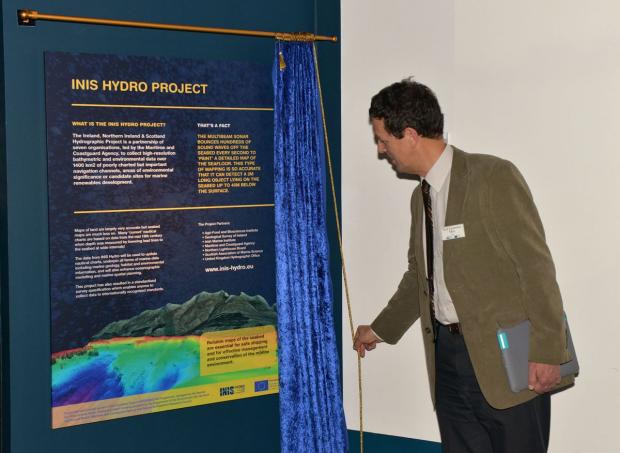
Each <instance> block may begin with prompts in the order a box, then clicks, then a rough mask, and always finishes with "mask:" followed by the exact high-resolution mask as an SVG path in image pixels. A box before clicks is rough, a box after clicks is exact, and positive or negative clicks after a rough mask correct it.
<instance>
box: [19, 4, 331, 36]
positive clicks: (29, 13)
mask: <svg viewBox="0 0 620 453" xmlns="http://www.w3.org/2000/svg"><path fill="white" fill-rule="evenodd" d="M37 20H48V21H53V22H72V23H80V24H92V25H112V26H116V27H132V28H150V29H157V30H173V31H190V32H197V33H218V34H224V35H239V36H256V37H261V38H275V39H280V40H283V41H329V42H337V41H338V37H337V36H322V35H314V34H312V33H280V32H272V31H256V30H237V29H233V28H215V27H199V26H195V25H176V24H162V23H157V22H139V21H133V20H116V19H99V18H94V17H80V16H62V15H57V14H43V13H39V12H38V11H34V10H29V9H20V10H17V22H18V23H19V25H25V26H35V25H36V22H37Z"/></svg>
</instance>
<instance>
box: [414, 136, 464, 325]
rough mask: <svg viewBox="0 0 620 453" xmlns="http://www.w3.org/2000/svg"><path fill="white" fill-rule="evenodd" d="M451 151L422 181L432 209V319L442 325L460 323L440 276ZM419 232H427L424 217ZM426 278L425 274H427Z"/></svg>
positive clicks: (424, 240) (424, 241) (445, 150)
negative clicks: (433, 313)
mask: <svg viewBox="0 0 620 453" xmlns="http://www.w3.org/2000/svg"><path fill="white" fill-rule="evenodd" d="M453 156H454V150H453V149H452V146H450V145H446V147H445V148H444V150H443V152H442V153H441V156H439V159H437V161H436V162H435V163H434V164H433V166H432V167H431V169H430V170H429V171H428V173H427V174H426V176H425V177H424V178H422V180H425V181H426V182H427V183H428V184H429V186H430V189H431V190H430V196H431V207H432V209H433V249H434V250H433V265H434V283H435V294H434V297H433V299H434V300H433V304H434V305H435V318H436V319H437V321H439V322H440V323H442V324H452V323H456V322H459V318H458V316H457V315H456V310H455V309H454V304H453V303H452V297H450V293H449V291H448V288H447V287H446V281H445V280H444V275H443V240H442V234H441V233H442V231H443V228H444V227H445V226H446V210H447V208H448V192H449V190H450V171H451V170H452V158H453ZM422 217H423V220H422V231H426V230H425V228H426V226H425V223H424V222H426V219H425V216H424V215H423V216H422ZM422 241H423V244H424V253H425V255H424V256H426V234H422ZM427 275H428V274H427Z"/></svg>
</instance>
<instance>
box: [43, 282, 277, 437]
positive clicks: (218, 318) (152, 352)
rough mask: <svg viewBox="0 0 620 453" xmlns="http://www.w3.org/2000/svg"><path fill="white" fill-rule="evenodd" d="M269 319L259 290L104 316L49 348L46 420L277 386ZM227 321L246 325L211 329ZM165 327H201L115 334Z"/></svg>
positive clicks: (68, 420) (133, 411)
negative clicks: (69, 342)
mask: <svg viewBox="0 0 620 453" xmlns="http://www.w3.org/2000/svg"><path fill="white" fill-rule="evenodd" d="M275 319H276V314H275V310H274V309H273V307H271V306H269V304H267V303H266V301H265V300H264V299H263V298H262V297H261V296H248V295H246V294H243V293H242V294H241V295H238V296H235V295H233V296H231V295H229V294H227V293H225V292H224V291H220V292H218V293H213V294H212V293H206V292H202V293H200V294H197V295H196V296H194V297H192V298H191V299H190V300H188V301H187V302H185V303H184V304H181V305H177V304H168V305H166V306H165V307H163V308H161V309H159V310H147V311H145V312H143V313H141V314H140V315H138V316H135V317H134V318H131V319H128V320H123V321H117V322H114V323H111V324H110V325H108V326H107V327H106V328H104V329H103V330H102V331H101V332H99V333H98V334H97V335H95V338H101V339H95V340H93V341H91V342H89V343H88V344H87V345H86V346H85V347H83V348H78V349H71V350H67V351H62V352H59V353H56V354H53V355H52V405H53V426H54V427H55V428H57V427H63V426H71V425H75V424H82V423H90V422H95V421H100V420H106V419H111V418H118V417H126V416H129V415H137V414H143V413H148V412H158V411H162V410H169V409H175V408H179V407H187V406H193V405H200V404H205V403H209V402H217V401H222V400H224V399H236V398H245V397H248V396H251V395H252V394H269V393H276V392H277V391H278V377H277V376H278V360H277V339H276V331H275V327H274V325H273V323H275ZM226 326H235V327H237V326H251V327H241V328H234V329H224V330H217V329H222V328H224V327H226ZM166 330H169V331H180V332H182V331H192V332H194V333H197V332H203V333H201V334H200V335H196V334H188V335H180V336H125V337H122V336H119V335H123V334H124V335H131V334H133V333H135V332H138V331H142V332H148V333H149V334H156V333H159V334H162V333H165V331H166ZM222 384H224V386H222Z"/></svg>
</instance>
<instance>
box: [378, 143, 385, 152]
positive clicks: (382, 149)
mask: <svg viewBox="0 0 620 453" xmlns="http://www.w3.org/2000/svg"><path fill="white" fill-rule="evenodd" d="M377 152H378V153H379V154H385V145H384V144H383V143H381V142H379V143H377Z"/></svg>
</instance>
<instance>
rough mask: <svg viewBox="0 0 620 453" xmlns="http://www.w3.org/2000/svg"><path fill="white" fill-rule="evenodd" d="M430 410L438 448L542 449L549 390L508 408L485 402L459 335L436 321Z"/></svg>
mask: <svg viewBox="0 0 620 453" xmlns="http://www.w3.org/2000/svg"><path fill="white" fill-rule="evenodd" d="M435 390H436V395H435V396H436V410H437V419H438V420H439V431H440V433H441V444H442V448H443V453H544V452H546V451H547V446H548V444H549V423H550V418H551V400H550V397H549V394H548V393H547V394H544V395H539V396H538V397H536V398H534V399H533V400H531V401H528V402H526V403H523V404H519V405H518V406H514V407H511V408H508V409H502V410H500V409H495V408H493V407H491V406H489V404H488V403H487V402H486V400H485V398H484V396H483V395H482V392H481V391H480V386H479V385H478V381H477V379H476V376H475V374H474V370H473V368H472V365H471V361H470V359H469V354H468V353H467V348H466V346H465V341H464V339H463V336H462V335H460V334H455V333H451V332H450V331H449V330H448V329H447V328H446V327H443V326H441V325H440V326H439V328H438V332H437V345H436V389H435Z"/></svg>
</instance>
